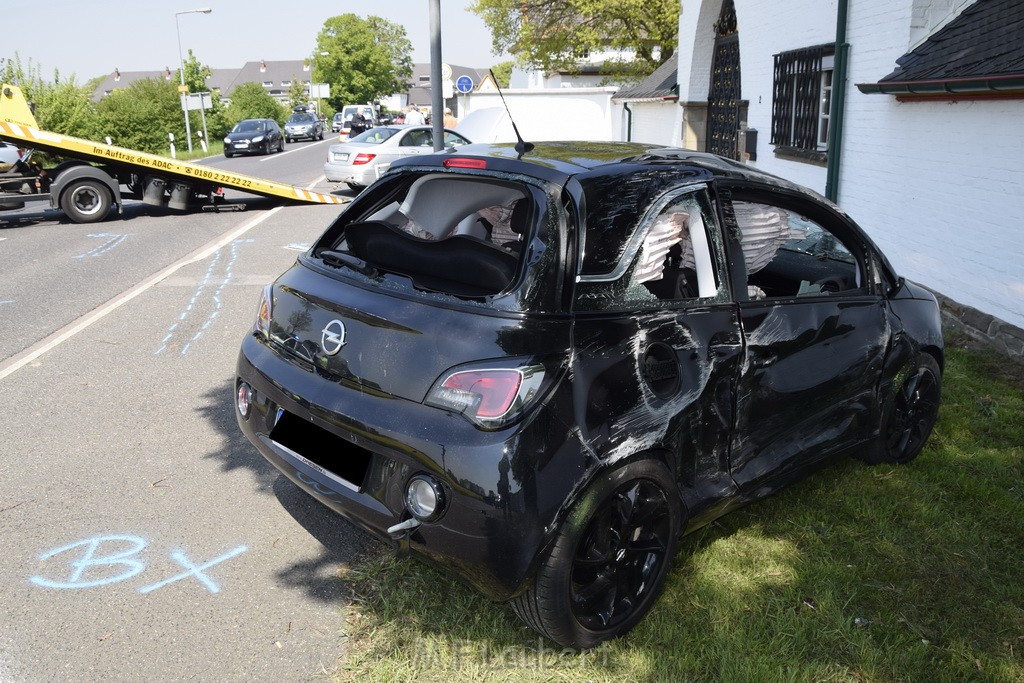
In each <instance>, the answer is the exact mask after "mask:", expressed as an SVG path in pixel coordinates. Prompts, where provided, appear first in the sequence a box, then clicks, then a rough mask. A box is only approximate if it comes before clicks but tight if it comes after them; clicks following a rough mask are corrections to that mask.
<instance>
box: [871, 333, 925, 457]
mask: <svg viewBox="0 0 1024 683" xmlns="http://www.w3.org/2000/svg"><path fill="white" fill-rule="evenodd" d="M941 401H942V371H941V370H940V369H939V363H938V361H936V360H935V358H934V357H933V356H931V355H930V354H927V353H919V354H918V355H917V358H915V359H914V362H913V363H911V364H910V365H909V366H908V369H907V371H906V372H905V373H901V375H898V376H897V380H896V382H895V383H894V386H893V391H892V392H891V393H890V395H889V396H888V398H886V401H885V404H884V406H883V407H882V420H881V429H880V431H879V434H878V438H877V439H876V440H875V442H874V443H873V444H871V446H870V448H868V449H867V450H866V451H865V452H864V453H863V455H862V459H863V460H864V461H865V462H867V463H869V464H872V465H880V464H883V463H890V464H899V465H902V464H905V463H908V462H910V461H911V460H913V459H914V458H916V457H917V455H918V453H920V452H921V449H922V448H923V447H924V444H925V442H926V441H927V440H928V436H929V435H930V434H931V433H932V428H933V427H934V426H935V422H936V421H937V420H938V417H939V404H940V403H941Z"/></svg>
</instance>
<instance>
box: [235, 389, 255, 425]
mask: <svg viewBox="0 0 1024 683" xmlns="http://www.w3.org/2000/svg"><path fill="white" fill-rule="evenodd" d="M236 400H237V405H238V414H239V415H241V416H242V417H244V418H248V417H249V410H250V409H251V408H252V388H251V387H250V386H249V385H248V384H246V383H245V382H241V383H240V384H239V385H238V396H237V399H236Z"/></svg>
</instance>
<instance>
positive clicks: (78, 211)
mask: <svg viewBox="0 0 1024 683" xmlns="http://www.w3.org/2000/svg"><path fill="white" fill-rule="evenodd" d="M113 202H114V198H113V196H112V195H111V192H110V188H108V187H107V186H106V185H104V184H103V183H101V182H99V181H96V180H76V181H74V182H72V183H70V184H69V185H68V186H67V187H66V188H64V191H63V192H61V195H60V208H61V210H62V211H63V212H64V213H65V215H67V217H68V218H70V219H71V220H72V221H73V222H75V223H97V222H99V221H102V220H103V219H105V218H106V217H107V214H108V213H110V207H111V205H112V204H113Z"/></svg>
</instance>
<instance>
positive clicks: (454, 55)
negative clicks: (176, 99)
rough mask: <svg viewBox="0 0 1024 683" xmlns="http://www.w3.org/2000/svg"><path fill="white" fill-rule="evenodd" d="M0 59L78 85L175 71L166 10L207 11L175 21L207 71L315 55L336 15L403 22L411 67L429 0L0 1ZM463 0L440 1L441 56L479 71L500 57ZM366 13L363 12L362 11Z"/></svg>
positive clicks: (426, 49) (419, 57)
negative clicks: (0, 28)
mask: <svg viewBox="0 0 1024 683" xmlns="http://www.w3.org/2000/svg"><path fill="white" fill-rule="evenodd" d="M0 1H2V2H3V9H2V16H3V26H4V31H3V39H2V40H0V58H8V59H12V58H13V57H14V56H15V54H16V53H17V55H18V56H19V57H20V58H21V61H22V64H23V65H26V64H28V62H29V61H30V60H31V62H32V65H33V66H40V67H41V68H42V76H43V79H44V80H52V79H53V73H54V70H55V69H56V70H59V72H60V75H61V78H62V79H65V78H68V77H70V76H71V75H72V74H74V75H75V77H76V80H77V81H78V83H80V84H84V83H85V82H86V81H88V80H89V79H91V78H93V77H95V76H103V75H106V74H109V73H111V72H113V71H114V69H115V68H117V69H119V70H120V71H122V72H128V71H156V70H162V69H163V68H164V67H170V69H171V70H172V71H174V70H175V69H177V68H178V37H177V35H178V34H177V31H176V29H175V13H176V12H182V11H186V10H191V9H199V8H203V7H209V8H211V9H212V10H213V11H212V12H211V13H210V14H182V15H180V16H178V17H177V24H178V26H180V32H181V51H182V53H183V54H184V55H185V56H187V55H188V50H189V49H191V50H192V51H193V53H194V54H195V56H196V57H197V58H198V59H199V61H200V62H202V63H203V64H206V65H208V66H211V67H213V68H214V69H232V68H240V67H241V66H242V65H243V64H245V63H246V62H250V61H257V60H260V59H265V60H284V59H303V58H304V57H307V56H309V55H310V54H311V53H312V52H313V51H314V49H315V46H316V36H317V33H319V32H320V29H321V28H322V27H323V23H324V20H325V19H327V18H328V17H332V16H337V15H339V14H348V13H354V14H358V15H359V16H361V17H366V16H367V15H370V14H372V15H375V16H378V17H381V18H384V19H387V20H389V21H392V22H394V23H396V24H401V25H403V26H405V31H406V35H407V36H408V37H409V40H410V41H411V42H412V47H413V61H414V62H429V61H430V2H429V0H385V1H384V2H365V1H364V2H352V1H351V0H334V1H333V2H330V1H325V0H312V1H308V0H307V1H306V2H294V1H291V2H289V1H287V0H284V1H282V0H273V1H270V0H171V1H168V0H0ZM470 1H471V0H440V3H441V57H442V60H443V61H445V62H447V63H449V64H453V65H458V66H465V67H472V68H485V67H490V66H493V65H494V64H496V63H498V62H500V61H502V60H503V59H507V58H508V57H507V55H501V56H495V55H493V54H492V53H491V34H490V31H489V30H488V29H487V27H486V26H485V25H484V23H483V21H482V20H481V19H480V18H479V17H478V16H477V15H475V14H473V13H472V12H470V11H468V10H467V9H466V7H467V5H469V4H470ZM368 6H369V7H370V8H371V9H367V7H368Z"/></svg>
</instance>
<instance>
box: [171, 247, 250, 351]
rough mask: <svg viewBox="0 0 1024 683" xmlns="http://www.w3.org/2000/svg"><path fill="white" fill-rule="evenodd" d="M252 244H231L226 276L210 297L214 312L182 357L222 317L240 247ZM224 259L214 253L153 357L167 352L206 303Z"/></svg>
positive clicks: (188, 344)
mask: <svg viewBox="0 0 1024 683" xmlns="http://www.w3.org/2000/svg"><path fill="white" fill-rule="evenodd" d="M251 242H253V240H251V239H240V240H235V241H234V242H232V243H231V253H230V257H229V258H228V260H227V263H226V264H225V266H224V271H225V272H224V276H223V277H222V278H221V281H220V283H219V284H218V286H217V288H216V289H215V290H214V291H213V293H212V294H211V295H210V301H211V302H212V303H213V312H212V313H211V314H210V315H209V317H208V318H207V319H206V321H205V322H203V323H202V324H201V325H200V326H199V330H198V331H197V332H196V333H195V335H194V336H193V337H192V338H191V339H190V340H188V341H187V342H185V344H184V345H183V346H182V348H181V354H182V355H185V354H186V353H188V350H189V348H190V347H191V346H192V344H193V343H194V342H195V341H197V340H198V339H199V338H200V337H202V336H203V333H204V332H205V331H206V330H207V329H209V328H210V326H211V325H212V324H213V321H214V320H216V319H217V316H218V315H220V310H221V306H222V303H221V293H222V292H223V291H224V288H225V287H226V286H227V285H228V284H230V283H231V280H232V279H233V278H234V267H235V262H236V261H237V260H238V256H239V246H238V245H240V244H248V243H251ZM223 259H224V254H223V250H221V249H218V250H217V251H215V252H214V254H213V258H212V259H211V261H210V265H209V266H208V267H207V268H206V272H205V273H204V274H203V277H202V279H201V280H200V281H199V284H198V285H197V286H196V290H195V291H194V292H193V293H192V298H191V299H189V301H188V304H186V305H185V308H184V310H182V312H181V314H180V315H179V316H178V319H177V320H176V321H175V322H174V323H173V324H172V325H171V326H170V327H169V328H167V334H166V335H165V336H164V338H163V339H162V340H161V341H160V347H159V348H157V350H156V351H154V352H153V355H159V354H161V353H163V352H164V351H166V350H167V347H168V346H170V343H171V341H172V340H173V339H174V337H175V335H176V334H177V333H178V331H179V328H181V327H182V324H183V323H185V322H186V321H187V320H188V319H189V317H191V315H192V312H193V311H194V310H196V309H197V308H199V306H200V305H201V304H205V303H206V302H205V297H204V293H205V292H206V291H207V289H208V288H209V287H210V283H211V282H212V281H213V279H214V273H215V272H216V270H217V268H218V266H219V265H220V262H221V261H222V260H223Z"/></svg>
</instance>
